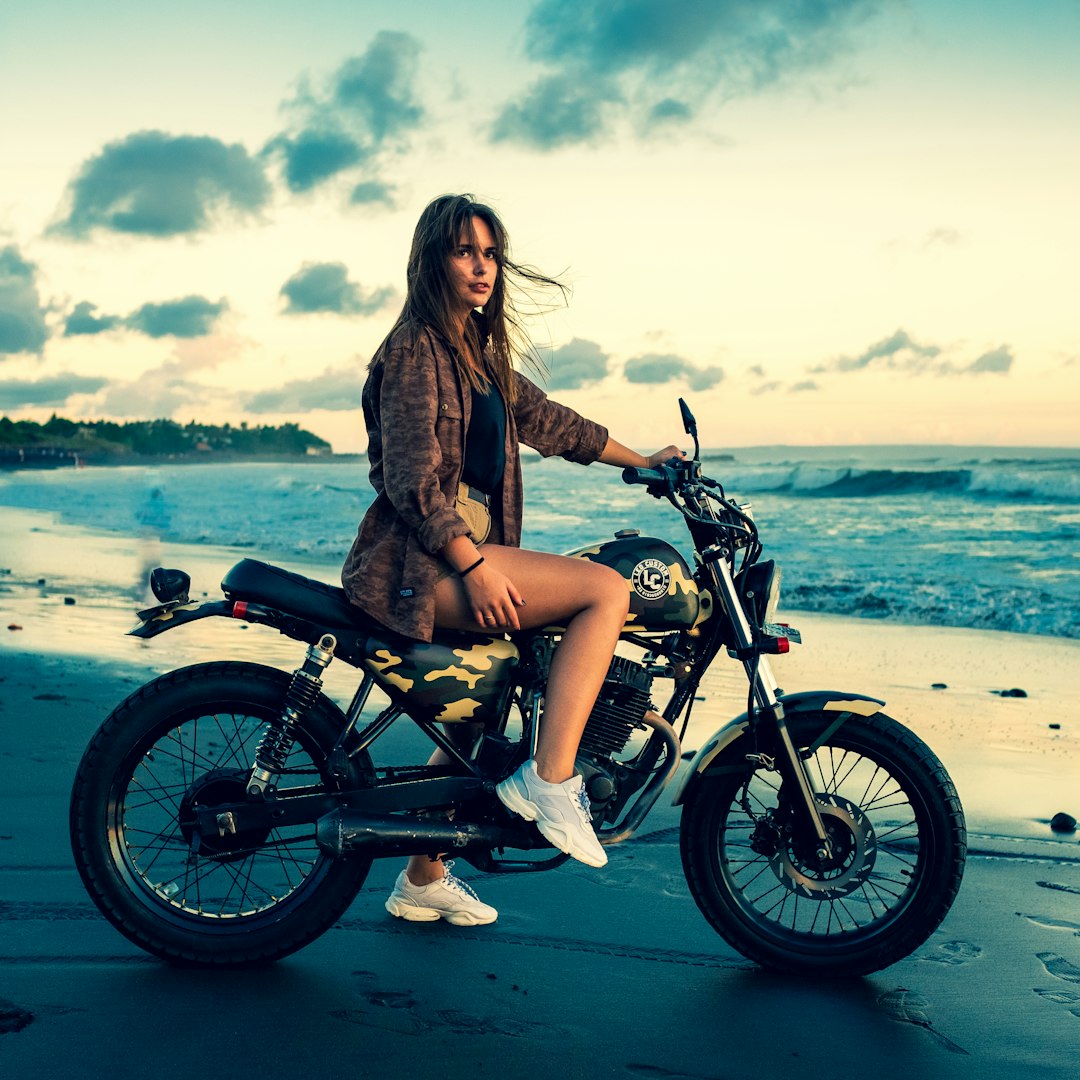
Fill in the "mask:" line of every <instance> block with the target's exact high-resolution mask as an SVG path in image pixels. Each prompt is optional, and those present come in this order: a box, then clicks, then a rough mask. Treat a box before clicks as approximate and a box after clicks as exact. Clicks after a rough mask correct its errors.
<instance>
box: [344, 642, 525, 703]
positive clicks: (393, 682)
mask: <svg viewBox="0 0 1080 1080" xmlns="http://www.w3.org/2000/svg"><path fill="white" fill-rule="evenodd" d="M363 651H364V656H365V658H364V660H363V661H362V664H363V666H364V667H365V668H366V669H367V670H368V671H370V672H371V674H372V675H373V676H374V677H375V681H376V683H378V685H379V686H380V687H381V688H382V689H383V690H385V691H386V693H387V694H388V695H389V696H390V699H391V700H392V701H394V702H396V703H397V704H399V705H403V706H405V708H406V710H407V711H408V713H409V714H410V715H411V716H415V717H417V718H418V719H423V720H438V721H439V722H440V723H454V722H462V723H487V722H490V721H493V720H495V719H496V718H497V717H498V715H499V713H500V710H501V707H502V702H503V700H504V698H505V696H506V693H507V691H508V690H509V686H510V676H511V674H512V673H513V671H514V668H515V667H516V666H517V663H518V659H519V657H520V654H519V652H518V648H517V646H516V645H515V644H514V643H513V642H512V641H508V640H507V639H506V638H503V637H487V636H484V635H475V636H474V635H471V634H469V635H466V634H456V633H440V632H439V631H436V633H435V638H434V639H433V640H432V641H431V642H424V641H410V640H408V639H407V638H399V637H396V636H394V635H391V634H387V635H386V636H385V637H378V636H375V635H372V636H370V637H369V638H368V639H367V641H366V642H365V645H364V650H363Z"/></svg>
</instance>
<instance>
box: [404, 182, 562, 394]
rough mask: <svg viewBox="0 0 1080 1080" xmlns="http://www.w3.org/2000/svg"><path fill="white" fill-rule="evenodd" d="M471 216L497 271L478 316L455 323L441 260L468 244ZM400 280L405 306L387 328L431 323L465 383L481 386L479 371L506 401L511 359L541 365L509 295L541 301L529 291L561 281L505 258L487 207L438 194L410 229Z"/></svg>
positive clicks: (500, 231) (501, 230)
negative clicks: (482, 230)
mask: <svg viewBox="0 0 1080 1080" xmlns="http://www.w3.org/2000/svg"><path fill="white" fill-rule="evenodd" d="M473 218H480V219H481V220H482V221H483V222H484V223H485V224H486V225H487V227H488V228H489V229H490V230H491V235H492V236H493V237H494V240H495V259H496V262H497V263H498V267H499V273H498V274H497V275H496V277H495V283H494V285H493V286H492V289H491V294H490V296H489V297H488V300H487V303H486V304H485V305H484V309H483V314H482V315H481V316H479V317H473V318H468V319H466V320H465V322H464V326H462V324H461V320H460V318H459V317H458V316H456V315H455V312H456V311H458V310H460V309H459V307H458V304H459V301H458V300H457V298H456V295H455V293H454V290H453V286H452V284H451V281H450V273H449V268H448V260H449V257H450V253H451V251H453V250H454V249H455V248H456V247H458V246H459V244H460V243H461V238H462V236H467V237H469V239H470V242H471V243H473V244H476V242H477V240H476V235H475V230H474V228H473ZM406 283H407V291H406V294H405V304H404V306H403V307H402V309H401V314H400V315H399V316H398V317H397V321H396V322H395V323H394V326H393V329H392V330H391V331H390V333H391V334H393V333H394V331H396V330H398V329H400V328H401V327H403V326H409V327H413V328H416V329H419V328H420V327H421V326H425V325H426V326H429V327H431V328H432V329H434V330H435V331H436V332H437V333H439V334H440V335H441V336H442V337H444V338H445V339H446V340H447V341H448V342H449V344H450V345H451V346H452V347H453V349H454V351H455V359H456V361H457V365H458V370H459V371H460V372H461V375H462V377H463V378H464V379H465V380H466V381H467V383H468V384H469V385H470V386H472V387H474V388H475V389H477V390H480V391H486V389H487V383H486V382H485V380H484V378H483V376H482V375H481V374H479V372H478V369H479V371H482V372H484V373H485V374H486V375H487V376H488V377H489V378H490V379H491V380H492V381H494V383H495V384H496V385H497V386H498V388H499V390H500V391H501V392H502V395H503V397H504V398H506V400H507V401H508V402H509V403H510V404H513V402H514V399H515V397H516V392H515V391H516V387H515V383H514V378H513V370H514V359H515V357H520V358H522V359H524V360H526V361H527V362H528V363H530V364H531V365H532V366H533V367H535V368H538V369H541V370H542V369H543V367H544V364H543V361H542V360H541V359H540V357H539V356H538V354H537V352H536V348H535V346H534V345H533V343H532V342H531V341H530V340H529V336H528V334H527V333H526V332H525V330H524V329H523V328H522V326H521V321H520V319H521V315H520V312H519V310H518V303H517V302H516V301H517V300H518V297H519V296H520V297H523V298H524V299H525V301H526V303H527V304H528V305H530V306H533V307H542V306H543V305H539V304H538V303H537V301H536V298H535V293H536V291H537V290H539V289H558V290H559V291H560V292H561V293H562V294H563V295H564V296H565V294H566V286H565V285H563V284H562V283H561V282H559V281H557V280H556V279H555V278H551V277H548V276H547V275H546V274H542V273H540V271H539V270H536V269H535V268H533V267H531V266H522V265H520V264H518V263H515V262H514V261H513V260H512V259H511V258H510V240H509V237H508V236H507V232H506V228H505V226H504V225H503V223H502V222H501V221H500V220H499V216H498V214H496V213H495V211H494V210H492V209H491V207H490V206H485V205H484V204H483V203H479V202H477V201H476V200H475V198H474V197H473V196H472V195H440V196H439V197H438V198H437V199H433V200H432V201H431V202H430V203H428V205H427V206H426V207H425V208H424V212H423V213H422V214H421V215H420V220H419V221H418V222H417V223H416V231H415V232H414V233H413V239H412V247H411V249H410V251H409V263H408V267H407V270H406ZM508 287H509V288H508ZM474 315H475V313H474ZM485 345H486V346H487V348H486V349H485ZM469 358H471V359H472V361H473V362H472V363H470V362H469Z"/></svg>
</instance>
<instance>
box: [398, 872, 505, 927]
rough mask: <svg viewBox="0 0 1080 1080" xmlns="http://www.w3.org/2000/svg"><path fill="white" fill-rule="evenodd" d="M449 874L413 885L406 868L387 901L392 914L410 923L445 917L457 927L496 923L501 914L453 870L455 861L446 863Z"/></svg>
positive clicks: (399, 876) (399, 875)
mask: <svg viewBox="0 0 1080 1080" xmlns="http://www.w3.org/2000/svg"><path fill="white" fill-rule="evenodd" d="M443 865H444V866H445V867H446V875H445V876H444V877H442V878H440V879H439V880H438V881H432V882H429V883H428V884H427V885H414V884H413V883H412V882H411V881H410V880H409V876H408V874H406V873H405V871H404V870H402V871H401V873H400V874H398V876H397V881H395V882H394V890H393V892H391V893H390V895H389V897H387V900H386V910H387V911H389V912H390V914H391V915H396V916H397V917H398V918H399V919H405V920H407V921H408V922H435V920H436V919H445V920H446V921H447V922H448V923H451V924H452V925H454V926H484V925H486V924H487V923H493V922H494V921H495V920H496V919H497V918H498V917H499V913H498V912H497V911H496V910H495V909H494V908H493V907H492V906H491V905H490V904H485V903H483V902H482V901H481V900H480V899H479V897H477V895H476V893H474V892H473V891H472V889H470V888H469V886H468V885H466V884H465V882H464V881H460V880H458V878H456V877H454V875H453V874H451V873H450V867H451V866H453V865H454V864H453V863H452V862H448V863H444V864H443Z"/></svg>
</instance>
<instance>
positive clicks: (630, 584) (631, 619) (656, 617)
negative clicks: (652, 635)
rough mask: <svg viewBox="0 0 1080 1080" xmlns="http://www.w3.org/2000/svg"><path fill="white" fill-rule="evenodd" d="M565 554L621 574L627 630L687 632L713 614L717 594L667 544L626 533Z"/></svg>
mask: <svg viewBox="0 0 1080 1080" xmlns="http://www.w3.org/2000/svg"><path fill="white" fill-rule="evenodd" d="M566 554H567V555H571V556H573V557H575V558H579V559H588V560H589V561H590V562H597V563H603V564H604V565H605V566H610V567H611V568H612V569H613V570H617V571H618V572H619V573H620V574H622V576H623V577H624V578H625V579H626V587H627V588H628V589H629V590H630V614H629V615H628V616H627V619H626V629H627V630H632V631H638V632H648V631H665V630H688V629H690V628H691V627H694V626H698V625H700V624H701V623H703V622H704V621H705V620H706V619H707V618H708V617H709V616H710V615H711V614H712V606H713V598H712V594H711V593H709V592H708V591H707V590H705V589H699V588H698V585H697V582H696V581H694V578H693V576H692V574H691V573H690V567H689V566H688V565H687V563H686V560H685V559H684V558H683V557H682V556H681V555H680V554H679V553H678V551H676V550H675V548H673V547H672V546H671V545H670V544H669V543H668V542H667V541H666V540H659V539H657V538H656V537H654V536H639V535H637V532H636V531H631V530H627V531H626V532H625V533H616V534H615V539H614V540H605V541H602V542H600V543H598V544H593V545H591V546H589V547H582V548H576V549H575V550H574V551H568V552H566Z"/></svg>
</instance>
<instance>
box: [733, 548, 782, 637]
mask: <svg viewBox="0 0 1080 1080" xmlns="http://www.w3.org/2000/svg"><path fill="white" fill-rule="evenodd" d="M736 587H737V588H738V590H739V599H740V600H741V601H742V606H743V610H744V611H745V612H746V617H747V618H748V619H751V620H752V621H753V622H754V623H755V624H756V625H757V626H764V625H765V624H766V623H770V622H772V621H773V619H774V617H775V616H776V609H777V607H778V606H779V604H780V568H779V567H778V566H777V565H776V563H774V562H773V560H772V559H767V560H766V561H765V562H760V563H754V565H753V566H750V567H747V569H746V570H744V571H743V572H742V573H741V574H739V576H738V578H737V579H736Z"/></svg>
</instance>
